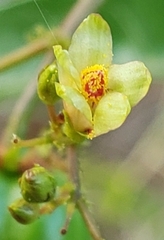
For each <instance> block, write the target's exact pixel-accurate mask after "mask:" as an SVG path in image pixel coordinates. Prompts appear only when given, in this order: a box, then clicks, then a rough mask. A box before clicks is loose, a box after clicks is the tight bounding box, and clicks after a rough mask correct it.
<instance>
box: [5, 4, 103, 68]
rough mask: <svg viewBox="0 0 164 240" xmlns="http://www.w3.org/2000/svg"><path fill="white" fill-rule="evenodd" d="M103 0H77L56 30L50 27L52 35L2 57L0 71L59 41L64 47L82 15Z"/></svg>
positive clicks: (45, 49)
mask: <svg viewBox="0 0 164 240" xmlns="http://www.w3.org/2000/svg"><path fill="white" fill-rule="evenodd" d="M103 1H104V0H79V1H77V3H75V5H74V6H73V8H72V9H71V10H70V12H69V13H68V15H67V16H66V17H65V19H64V20H63V21H62V23H61V24H60V25H59V26H58V30H56V28H55V29H52V32H53V33H54V34H53V35H52V34H51V33H48V34H47V36H46V37H45V36H44V37H42V38H39V39H37V40H35V41H33V42H31V43H29V44H27V45H26V46H24V47H21V48H19V49H17V50H15V51H13V52H11V53H9V54H8V55H6V56H4V57H2V58H1V60H0V72H1V71H3V70H5V69H7V68H9V67H11V66H13V65H16V64H18V63H20V62H22V61H24V60H25V59H28V58H31V57H33V56H35V55H37V54H39V53H42V52H45V51H47V50H48V49H49V48H51V47H52V46H53V45H55V44H58V43H60V44H62V45H64V47H65V48H66V47H67V45H68V42H69V40H68V39H69V37H70V36H71V35H72V33H73V32H74V30H75V28H76V27H77V25H78V24H79V23H80V22H81V21H82V20H83V19H84V17H86V16H87V15H88V14H89V13H91V12H92V11H94V10H95V9H96V8H97V7H98V6H99V5H100V4H102V2H103ZM54 36H55V37H54Z"/></svg>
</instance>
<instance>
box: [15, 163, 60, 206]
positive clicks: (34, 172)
mask: <svg viewBox="0 0 164 240" xmlns="http://www.w3.org/2000/svg"><path fill="white" fill-rule="evenodd" d="M19 184H20V188H21V194H22V196H23V198H24V199H25V200H26V201H28V202H37V203H42V202H48V201H50V200H52V199H53V198H54V195H55V191H56V181H55V179H54V177H53V176H52V175H51V174H50V173H49V172H48V171H47V170H46V169H45V168H43V167H41V166H39V165H36V166H35V167H33V168H31V169H28V170H26V171H25V172H24V173H23V175H22V177H21V178H20V180H19Z"/></svg>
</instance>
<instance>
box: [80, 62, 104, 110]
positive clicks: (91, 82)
mask: <svg viewBox="0 0 164 240" xmlns="http://www.w3.org/2000/svg"><path fill="white" fill-rule="evenodd" d="M81 84H82V94H83V96H84V97H85V98H86V99H87V101H88V102H89V103H90V104H91V106H92V105H94V104H95V103H97V102H98V101H99V100H100V99H101V98H102V96H103V95H104V94H105V92H106V90H107V69H106V68H105V67H104V66H103V65H98V64H96V65H94V66H91V67H87V68H85V69H84V70H82V72H81Z"/></svg>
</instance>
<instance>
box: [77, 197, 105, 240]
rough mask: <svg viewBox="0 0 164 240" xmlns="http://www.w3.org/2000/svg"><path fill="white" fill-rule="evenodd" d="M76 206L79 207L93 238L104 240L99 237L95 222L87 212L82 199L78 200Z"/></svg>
mask: <svg viewBox="0 0 164 240" xmlns="http://www.w3.org/2000/svg"><path fill="white" fill-rule="evenodd" d="M77 208H78V209H79V211H80V213H81V215H82V217H83V219H84V221H85V223H86V225H87V227H88V230H89V232H90V234H91V236H92V237H93V239H94V240H104V239H103V238H102V237H101V235H100V232H99V229H98V227H97V226H96V223H95V221H94V219H93V217H92V216H91V213H90V212H89V210H88V207H87V206H86V203H85V202H84V201H83V199H79V200H78V202H77Z"/></svg>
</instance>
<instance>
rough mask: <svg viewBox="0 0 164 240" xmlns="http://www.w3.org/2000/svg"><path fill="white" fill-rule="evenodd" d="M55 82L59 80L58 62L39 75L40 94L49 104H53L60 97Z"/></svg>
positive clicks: (38, 88) (38, 89)
mask: <svg viewBox="0 0 164 240" xmlns="http://www.w3.org/2000/svg"><path fill="white" fill-rule="evenodd" d="M55 82H58V70H57V66H56V64H55V63H52V64H50V65H49V66H48V67H46V68H45V69H44V70H43V71H42V72H41V73H40V75H39V77H38V87H37V91H38V96H39V98H40V99H41V100H42V101H43V102H44V103H45V104H47V105H53V104H54V103H55V102H56V101H57V100H58V99H59V96H58V95H57V93H56V88H55Z"/></svg>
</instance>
